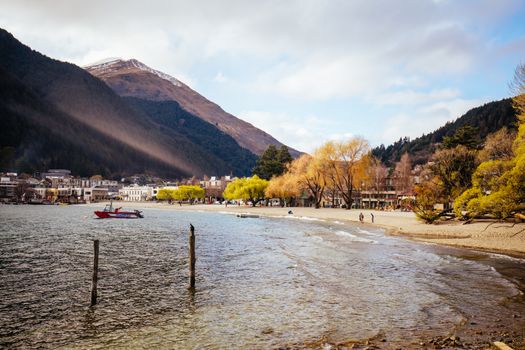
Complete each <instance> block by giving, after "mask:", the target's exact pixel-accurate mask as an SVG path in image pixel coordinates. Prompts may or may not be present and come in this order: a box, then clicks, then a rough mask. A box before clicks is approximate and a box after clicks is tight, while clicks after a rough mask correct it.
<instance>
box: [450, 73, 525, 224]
mask: <svg viewBox="0 0 525 350" xmlns="http://www.w3.org/2000/svg"><path fill="white" fill-rule="evenodd" d="M511 88H512V89H513V92H514V93H515V94H516V96H515V97H514V98H513V106H514V108H515V109H516V111H517V113H518V121H519V128H518V133H517V135H516V137H515V139H514V142H513V145H512V149H513V156H512V157H505V158H503V159H490V157H488V160H486V161H484V162H483V163H481V164H480V165H479V166H478V168H477V169H476V171H475V173H474V175H473V186H472V188H470V189H468V190H467V191H465V192H464V193H463V194H462V195H461V196H460V197H459V198H458V200H456V202H455V203H454V211H455V213H456V214H457V215H461V214H462V213H463V211H464V210H466V212H467V214H466V216H468V217H475V216H479V215H485V214H489V215H492V216H494V217H496V218H500V219H505V218H508V217H510V216H512V215H514V214H516V213H520V212H522V211H523V210H524V209H525V208H524V204H525V65H523V64H522V65H519V66H518V67H517V68H516V72H515V75H514V80H513V82H512V84H511ZM487 153H489V154H490V153H491V152H487Z"/></svg>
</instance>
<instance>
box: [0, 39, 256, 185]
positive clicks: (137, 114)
mask: <svg viewBox="0 0 525 350" xmlns="http://www.w3.org/2000/svg"><path fill="white" fill-rule="evenodd" d="M0 73H1V74H0V88H1V91H0V92H1V93H0V112H1V113H0V122H1V124H2V128H0V171H5V170H17V171H42V170H45V169H46V168H48V167H61V168H70V169H71V170H72V171H73V172H74V173H77V174H80V175H92V174H94V173H101V174H102V175H106V176H123V175H130V174H133V173H146V172H147V173H151V174H155V175H160V176H166V177H182V176H190V175H197V176H201V175H204V174H209V175H211V174H229V173H233V174H236V175H245V174H248V173H249V172H250V170H251V167H253V165H254V164H255V160H256V156H255V155H254V154H252V153H251V152H250V151H248V150H246V149H244V148H242V147H240V146H239V145H238V144H237V143H236V142H235V140H234V139H233V138H232V137H231V136H229V135H227V134H226V133H224V132H222V131H221V130H219V129H218V128H216V127H214V126H213V125H210V124H206V125H204V126H203V125H202V123H199V122H195V119H199V118H196V117H194V116H191V115H189V114H184V115H183V113H185V112H184V111H182V110H181V108H180V107H178V105H176V104H173V105H171V106H170V107H171V108H172V109H173V110H177V108H178V109H179V116H178V117H177V118H178V119H177V120H178V122H177V123H174V122H170V121H169V120H160V119H159V118H156V117H152V116H150V114H151V113H150V114H148V113H145V112H144V110H143V109H142V108H140V106H139V104H138V103H135V102H136V101H134V102H133V103H130V101H128V100H127V99H125V98H122V97H121V96H119V95H117V94H116V93H115V92H114V91H113V90H112V89H111V88H109V87H108V86H107V85H106V84H105V83H104V82H103V81H101V80H100V79H98V78H96V77H94V76H93V75H91V74H89V73H88V72H86V71H85V70H84V69H82V68H80V67H77V66H75V65H73V64H70V63H65V62H60V61H57V60H53V59H51V58H49V57H46V56H44V55H42V54H40V53H38V52H36V51H33V50H31V49H30V48H29V47H27V46H25V45H23V44H22V43H20V42H19V41H18V40H16V39H15V38H14V37H13V36H12V35H11V34H10V33H8V32H7V31H5V30H2V29H0ZM181 119H184V120H185V121H188V122H181ZM199 121H200V119H199ZM192 128H196V130H193V129H192ZM194 131H195V132H194ZM194 134H195V135H199V136H200V137H202V138H204V139H206V140H208V141H209V142H201V141H200V140H196V139H195V138H194V137H191V136H190V135H194ZM222 145H226V148H227V155H225V154H224V153H221V152H218V151H217V148H220V147H221V146H222Z"/></svg>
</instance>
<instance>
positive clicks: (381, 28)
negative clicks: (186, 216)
mask: <svg viewBox="0 0 525 350" xmlns="http://www.w3.org/2000/svg"><path fill="white" fill-rule="evenodd" d="M0 8H1V9H2V10H1V11H0V27H2V28H3V29H6V30H8V31H9V32H11V33H12V34H13V35H14V36H15V37H16V38H17V39H19V40H20V41H22V42H23V43H24V44H26V45H28V46H30V47H31V48H33V49H35V50H37V51H40V52H41V53H43V54H45V55H47V56H49V57H52V58H56V59H60V60H63V61H68V62H72V63H75V64H77V65H80V66H82V65H87V64H90V63H92V62H96V61H99V60H101V59H105V58H108V57H120V58H125V59H130V58H135V59H138V60H139V61H141V62H143V63H145V64H146V65H148V66H150V67H152V68H155V69H157V70H160V71H163V72H165V73H168V74H170V75H172V76H174V77H176V78H177V79H179V80H181V81H183V82H184V83H186V84H187V85H189V86H190V87H192V88H193V89H195V90H196V91H198V92H199V93H201V94H202V95H204V96H205V97H207V98H208V99H210V100H212V101H214V102H215V103H217V104H219V105H220V106H221V107H222V108H223V109H224V110H226V111H228V112H230V113H232V114H233V115H235V116H237V117H239V118H241V119H243V120H246V121H248V122H250V123H252V124H253V125H255V126H257V127H259V128H260V129H262V130H264V131H266V132H268V133H270V134H271V135H273V136H274V137H276V138H277V139H278V140H279V141H281V142H283V143H285V144H287V145H289V146H291V147H294V148H296V149H299V150H301V151H305V152H312V151H313V150H314V149H315V148H316V147H318V146H320V145H321V144H322V143H323V142H325V141H327V140H343V139H346V138H349V137H352V136H362V137H364V138H366V139H367V140H368V141H369V142H370V144H371V145H372V146H377V145H380V144H382V143H383V144H385V145H388V144H390V143H392V142H393V141H396V140H398V139H399V138H401V137H405V136H408V137H410V138H416V137H418V136H421V135H422V134H423V133H428V132H431V131H433V130H435V129H437V128H438V127H440V126H441V125H443V124H445V123H446V122H447V121H452V120H454V119H456V118H458V117H460V116H461V115H462V114H464V113H465V112H466V111H468V110H469V109H470V108H473V107H476V106H479V105H482V104H484V103H487V102H490V101H494V100H499V99H502V98H506V97H510V96H511V91H510V89H509V87H508V83H509V82H510V81H511V80H512V77H513V74H514V70H515V68H516V66H517V65H518V64H520V63H525V1H521V0H404V1H394V0H326V1H324V0H315V1H314V0H296V1H294V0H288V1H273V0H268V1H265V0H258V1H257V0H253V1H252V0H238V1H237V0H221V1H218V0H216V1H212V0H210V1H199V0H192V1H156V0H149V1H137V0H128V1H99V0H91V1H75V0H34V1H26V0H17V1H12V0H0Z"/></svg>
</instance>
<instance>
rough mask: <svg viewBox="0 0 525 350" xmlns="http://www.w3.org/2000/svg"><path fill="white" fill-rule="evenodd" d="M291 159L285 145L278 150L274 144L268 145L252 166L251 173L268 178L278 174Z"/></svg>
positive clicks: (282, 171) (280, 173)
mask: <svg viewBox="0 0 525 350" xmlns="http://www.w3.org/2000/svg"><path fill="white" fill-rule="evenodd" d="M291 161H292V156H290V153H289V152H288V148H287V147H286V146H282V147H281V148H280V149H279V150H277V148H276V147H275V146H274V145H270V146H268V148H267V149H266V151H264V153H263V154H262V155H261V157H260V158H259V159H258V160H257V163H256V164H255V168H253V174H254V175H257V176H258V177H259V178H261V179H265V180H269V179H271V178H272V176H279V175H282V174H283V173H284V171H285V170H286V164H287V163H289V162H291Z"/></svg>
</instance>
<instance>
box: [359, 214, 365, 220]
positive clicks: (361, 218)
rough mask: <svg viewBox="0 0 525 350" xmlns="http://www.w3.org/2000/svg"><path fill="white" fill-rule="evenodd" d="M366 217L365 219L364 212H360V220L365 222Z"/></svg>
mask: <svg viewBox="0 0 525 350" xmlns="http://www.w3.org/2000/svg"><path fill="white" fill-rule="evenodd" d="M364 219H365V216H364V215H363V213H359V221H360V222H363V220H364Z"/></svg>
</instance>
